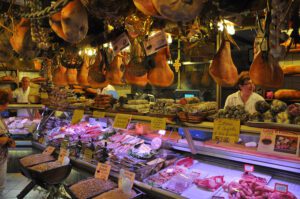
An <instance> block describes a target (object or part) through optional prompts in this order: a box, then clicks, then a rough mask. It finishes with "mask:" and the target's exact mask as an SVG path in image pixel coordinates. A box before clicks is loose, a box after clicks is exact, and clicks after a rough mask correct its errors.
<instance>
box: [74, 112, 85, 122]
mask: <svg viewBox="0 0 300 199" xmlns="http://www.w3.org/2000/svg"><path fill="white" fill-rule="evenodd" d="M83 115H84V110H75V111H74V113H73V117H72V124H77V123H78V122H80V121H81V120H82V118H83Z"/></svg>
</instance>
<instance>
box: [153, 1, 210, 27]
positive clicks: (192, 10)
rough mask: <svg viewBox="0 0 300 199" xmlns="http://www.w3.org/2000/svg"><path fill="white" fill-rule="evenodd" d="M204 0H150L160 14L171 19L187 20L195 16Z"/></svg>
mask: <svg viewBox="0 0 300 199" xmlns="http://www.w3.org/2000/svg"><path fill="white" fill-rule="evenodd" d="M205 2H206V0H181V1H174V0H152V3H153V5H154V7H155V9H156V10H157V11H158V12H159V13H160V15H161V16H163V17H164V18H167V19H169V20H171V21H176V22H177V21H182V22H188V21H191V20H193V19H195V18H196V16H197V15H199V14H200V11H201V9H202V7H203V5H204V3H205Z"/></svg>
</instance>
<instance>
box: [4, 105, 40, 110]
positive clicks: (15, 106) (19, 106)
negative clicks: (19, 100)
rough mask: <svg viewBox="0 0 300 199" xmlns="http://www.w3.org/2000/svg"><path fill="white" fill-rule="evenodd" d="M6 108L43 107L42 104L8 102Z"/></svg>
mask: <svg viewBox="0 0 300 199" xmlns="http://www.w3.org/2000/svg"><path fill="white" fill-rule="evenodd" d="M7 108H8V109H43V108H45V106H44V105H43V104H9V105H8V107H7Z"/></svg>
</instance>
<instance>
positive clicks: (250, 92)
mask: <svg viewBox="0 0 300 199" xmlns="http://www.w3.org/2000/svg"><path fill="white" fill-rule="evenodd" d="M237 86H238V88H239V91H237V92H235V93H233V94H231V95H229V96H228V97H227V99H226V102H225V107H226V106H237V105H243V106H244V107H245V110H246V111H248V112H249V113H250V114H253V113H255V112H256V110H255V103H256V102H257V101H261V100H265V99H264V98H263V97H262V96H260V95H259V94H257V93H255V92H254V90H255V86H254V84H253V82H252V80H251V79H250V76H249V72H247V71H243V72H241V74H240V75H239V79H238V82H237Z"/></svg>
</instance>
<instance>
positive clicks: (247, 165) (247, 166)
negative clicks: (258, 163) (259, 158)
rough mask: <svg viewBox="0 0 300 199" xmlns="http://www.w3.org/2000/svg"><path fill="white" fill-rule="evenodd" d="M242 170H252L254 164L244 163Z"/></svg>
mask: <svg viewBox="0 0 300 199" xmlns="http://www.w3.org/2000/svg"><path fill="white" fill-rule="evenodd" d="M244 171H245V172H253V171H254V166H253V165H250V164H245V165H244Z"/></svg>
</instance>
